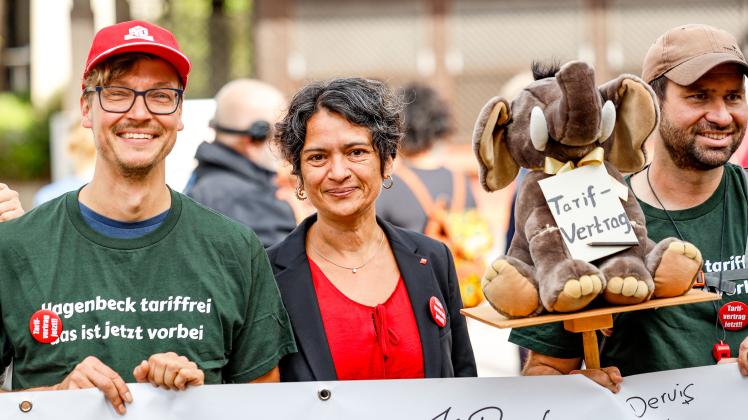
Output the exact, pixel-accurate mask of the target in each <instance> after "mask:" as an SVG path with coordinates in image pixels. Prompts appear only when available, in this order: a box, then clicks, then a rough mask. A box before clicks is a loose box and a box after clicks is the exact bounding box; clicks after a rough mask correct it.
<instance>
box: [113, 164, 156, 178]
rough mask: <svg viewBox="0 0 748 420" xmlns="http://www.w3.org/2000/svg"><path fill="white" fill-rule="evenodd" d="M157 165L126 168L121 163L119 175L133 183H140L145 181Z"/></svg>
mask: <svg viewBox="0 0 748 420" xmlns="http://www.w3.org/2000/svg"><path fill="white" fill-rule="evenodd" d="M154 166H156V165H155V164H150V165H143V166H125V165H123V164H122V163H121V162H120V163H119V173H120V175H122V177H123V178H126V179H129V180H131V181H139V180H142V179H145V178H146V177H147V176H148V174H150V173H151V171H152V170H153V167H154Z"/></svg>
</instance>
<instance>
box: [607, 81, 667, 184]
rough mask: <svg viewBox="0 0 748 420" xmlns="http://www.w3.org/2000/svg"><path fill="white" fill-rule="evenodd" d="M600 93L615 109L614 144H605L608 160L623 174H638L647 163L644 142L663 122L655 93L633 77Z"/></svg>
mask: <svg viewBox="0 0 748 420" xmlns="http://www.w3.org/2000/svg"><path fill="white" fill-rule="evenodd" d="M600 93H601V94H602V96H603V100H610V101H611V102H613V105H614V106H615V108H616V124H615V129H614V130H613V136H612V139H611V140H612V141H607V142H606V144H605V146H606V150H607V156H606V159H607V160H608V161H610V163H612V164H613V165H615V166H616V168H618V170H619V171H621V172H636V171H638V170H640V169H641V168H643V167H644V164H645V163H646V160H647V157H646V155H645V153H644V141H645V140H646V139H647V137H649V135H650V134H652V132H653V131H654V129H655V128H656V127H657V123H658V121H659V120H660V109H659V107H658V105H657V99H656V97H655V93H654V92H653V91H652V89H651V88H650V87H649V85H647V84H646V83H644V82H643V81H642V80H641V79H639V78H638V77H636V76H634V75H630V74H625V75H622V76H620V77H618V78H617V79H615V80H611V81H610V82H608V83H606V84H604V85H602V86H601V87H600ZM607 143H611V144H607Z"/></svg>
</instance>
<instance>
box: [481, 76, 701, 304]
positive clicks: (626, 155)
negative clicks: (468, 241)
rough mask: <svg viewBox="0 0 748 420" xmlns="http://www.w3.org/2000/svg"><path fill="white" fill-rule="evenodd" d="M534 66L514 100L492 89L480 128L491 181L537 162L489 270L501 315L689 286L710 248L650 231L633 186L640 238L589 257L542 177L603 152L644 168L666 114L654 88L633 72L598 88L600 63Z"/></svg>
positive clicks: (630, 300) (622, 166)
mask: <svg viewBox="0 0 748 420" xmlns="http://www.w3.org/2000/svg"><path fill="white" fill-rule="evenodd" d="M533 67H534V73H535V74H534V76H535V81H534V82H532V83H531V84H530V85H528V86H527V87H526V88H525V89H524V90H522V92H521V93H520V94H519V95H518V96H517V98H516V99H514V101H512V104H511V106H509V104H508V102H507V101H506V100H505V99H503V98H499V97H494V98H492V99H491V100H490V101H489V102H488V103H487V104H486V105H485V106H484V107H483V109H482V110H481V113H480V115H479V117H478V120H477V122H476V125H475V130H474V132H473V147H474V151H475V155H476V157H477V159H478V162H479V164H480V180H481V183H482V185H483V188H484V189H486V190H487V191H496V190H499V189H501V188H504V187H505V186H507V185H508V184H510V183H511V182H512V181H513V180H514V178H515V177H516V176H517V173H518V171H519V168H520V167H523V168H527V169H529V170H530V171H529V172H528V173H527V175H526V177H525V178H524V180H523V182H522V184H521V187H520V190H519V195H518V197H517V202H516V206H515V220H516V224H515V235H514V239H513V240H512V243H511V246H510V248H509V251H508V252H507V255H505V256H502V257H499V258H498V259H496V260H495V261H494V262H493V263H492V264H491V265H490V266H489V267H488V269H487V270H486V273H485V275H484V277H483V279H482V287H483V291H484V293H485V295H486V299H487V300H488V301H489V302H490V303H491V305H492V306H493V307H494V308H495V309H496V310H497V311H499V312H500V313H501V314H503V315H505V316H507V317H510V318H517V317H526V316H534V315H538V314H540V313H541V312H543V309H545V310H547V311H549V312H572V311H576V310H579V309H582V308H584V307H585V306H586V305H587V304H589V303H590V302H591V301H592V300H594V299H595V298H596V297H597V296H599V295H601V294H602V295H603V296H604V298H605V300H606V301H608V302H609V303H611V304H615V305H624V304H635V303H640V302H644V301H646V300H648V299H650V298H651V297H652V296H655V297H672V296H679V295H681V294H683V293H685V292H686V291H688V290H689V289H690V288H691V287H692V285H693V282H694V280H695V278H696V275H697V274H698V272H699V270H700V268H701V263H702V258H701V253H700V252H699V250H698V249H696V248H695V247H694V246H693V245H692V244H690V243H687V242H683V241H680V240H678V239H675V238H667V239H664V240H663V241H661V242H659V243H657V244H655V243H654V242H653V241H651V240H650V239H648V238H647V230H646V227H645V221H644V214H643V213H642V210H641V208H640V207H639V204H638V202H637V200H636V197H635V196H634V194H633V192H631V190H630V189H629V190H628V199H627V200H626V201H622V203H621V204H622V205H623V207H624V210H625V212H626V214H627V216H628V218H629V221H630V225H631V227H632V228H633V231H634V233H635V234H636V238H637V239H638V242H639V245H637V246H633V247H630V248H627V249H625V250H623V251H621V252H618V253H616V254H613V255H610V256H608V257H604V258H601V259H598V260H596V261H593V263H589V262H585V261H581V260H575V259H573V258H572V257H571V256H570V254H569V252H568V250H567V249H566V246H565V245H564V242H563V239H562V237H561V232H560V231H559V228H558V227H557V225H556V223H555V221H554V219H553V216H552V214H551V209H550V207H549V206H548V203H547V202H546V200H545V198H544V196H543V193H542V191H541V189H540V186H539V185H538V181H540V180H542V179H545V178H548V177H551V176H555V175H554V173H555V171H556V169H553V168H554V164H555V167H556V168H558V166H563V165H566V166H567V167H571V168H573V167H575V165H577V166H581V165H583V164H585V163H586V162H588V161H589V160H590V158H589V157H590V156H594V155H597V156H598V158H597V159H598V160H597V161H596V162H597V164H604V165H605V168H606V169H607V172H608V174H609V175H611V176H612V177H613V178H615V179H616V180H618V181H619V182H622V183H623V182H624V179H623V176H622V175H621V173H620V172H619V170H620V171H623V172H635V171H638V170H640V169H641V168H642V167H643V166H644V164H645V161H646V159H645V154H644V140H646V138H647V137H648V136H649V135H650V134H651V133H652V131H653V130H654V129H655V127H656V126H657V122H658V119H659V109H658V106H657V102H656V99H655V96H654V93H653V92H652V90H651V89H650V88H649V86H647V85H646V84H645V83H644V82H643V81H642V80H641V79H639V78H638V77H636V76H633V75H621V76H620V77H618V78H617V79H615V80H612V81H610V82H608V83H605V84H604V85H602V86H600V87H599V88H598V87H596V86H595V75H594V70H593V69H592V68H591V67H590V66H589V65H587V64H585V63H582V62H569V63H567V64H565V65H563V66H561V67H560V68H554V69H549V70H547V71H545V72H543V71H542V70H540V69H538V68H537V67H538V66H533ZM540 73H543V74H540ZM601 156H604V161H603V160H602V159H603V158H602V157H601ZM592 161H593V163H594V162H595V158H592ZM623 185H624V186H625V184H623Z"/></svg>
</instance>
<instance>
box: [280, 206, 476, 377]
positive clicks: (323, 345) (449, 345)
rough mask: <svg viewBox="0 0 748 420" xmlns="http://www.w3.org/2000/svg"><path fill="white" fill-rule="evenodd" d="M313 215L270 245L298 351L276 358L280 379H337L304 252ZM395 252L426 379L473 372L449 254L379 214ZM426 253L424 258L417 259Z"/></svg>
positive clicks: (473, 362) (438, 243) (468, 342)
mask: <svg viewBox="0 0 748 420" xmlns="http://www.w3.org/2000/svg"><path fill="white" fill-rule="evenodd" d="M316 220H317V216H316V215H312V216H310V217H308V218H307V219H306V220H304V221H303V222H301V224H299V226H297V227H296V229H294V231H293V232H291V233H290V234H289V235H288V236H287V237H286V239H284V240H283V241H281V242H280V243H278V244H276V245H274V246H273V247H271V248H270V249H269V250H268V256H269V257H270V264H271V265H272V267H273V272H274V273H275V279H276V281H277V282H278V287H279V289H280V292H281V296H282V298H283V303H284V304H285V306H286V310H287V311H288V315H289V317H290V318H291V324H292V325H293V330H294V335H295V337H296V344H297V346H298V348H299V352H298V353H292V354H289V355H287V356H285V357H284V358H283V359H281V361H280V365H279V367H280V374H281V381H283V382H296V381H331V380H337V375H336V373H335V366H334V365H333V361H332V356H331V355H330V348H329V346H328V344H327V337H326V335H325V330H324V327H323V325H322V317H321V315H320V312H319V304H318V303H317V296H316V293H315V291H314V284H313V283H312V275H311V272H310V270H309V261H308V259H307V256H306V252H305V243H306V233H307V230H308V229H309V227H310V226H311V225H312V224H314V222H315V221H316ZM377 223H379V225H380V226H381V227H382V229H383V230H384V233H385V234H386V235H387V239H388V241H389V244H390V246H391V247H392V251H393V252H394V254H395V259H396V260H397V265H398V267H399V269H400V275H401V276H402V278H403V281H404V282H405V286H406V288H407V290H408V296H409V297H410V302H411V304H412V305H413V313H414V315H415V318H416V323H417V325H418V332H419V333H420V336H421V348H422V350H423V364H424V366H423V367H424V374H425V377H427V378H446V377H453V376H476V374H477V372H476V368H475V359H474V357H473V348H472V346H471V345H470V338H469V337H468V331H467V325H466V324H465V318H463V317H462V315H460V308H462V299H461V298H460V290H459V286H458V283H457V275H456V273H455V268H454V262H453V260H452V254H451V253H450V252H449V249H448V248H447V247H446V245H444V244H443V243H441V242H437V241H435V240H433V239H430V238H428V237H426V236H424V235H421V234H419V233H415V232H411V231H407V230H404V229H400V228H398V227H395V226H393V225H391V224H389V223H387V222H385V221H384V220H382V219H380V218H377ZM422 258H425V259H426V261H427V263H426V264H421V263H420V261H421V259H422ZM432 296H436V297H437V298H438V299H439V300H440V301H441V302H442V304H444V306H445V309H446V311H447V324H446V325H445V326H444V327H443V328H439V326H438V325H436V323H435V322H434V320H433V318H432V317H431V311H430V309H429V299H430V298H431V297H432Z"/></svg>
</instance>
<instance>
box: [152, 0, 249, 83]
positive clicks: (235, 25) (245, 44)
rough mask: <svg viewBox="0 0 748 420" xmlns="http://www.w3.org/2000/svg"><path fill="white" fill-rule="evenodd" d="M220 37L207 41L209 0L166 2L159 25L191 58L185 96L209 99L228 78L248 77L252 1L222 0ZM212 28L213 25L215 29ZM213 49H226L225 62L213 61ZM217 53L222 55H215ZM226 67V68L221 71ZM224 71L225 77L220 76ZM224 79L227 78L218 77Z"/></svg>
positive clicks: (210, 7) (208, 32)
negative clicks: (169, 33) (167, 31)
mask: <svg viewBox="0 0 748 420" xmlns="http://www.w3.org/2000/svg"><path fill="white" fill-rule="evenodd" d="M221 10H222V15H223V20H222V21H221V23H220V24H219V27H218V33H219V35H220V39H219V40H218V41H217V42H214V43H211V33H210V31H211V14H212V13H213V1H211V0H179V1H175V0H172V1H169V2H167V3H166V13H165V14H164V16H163V17H162V18H161V19H160V21H159V24H160V25H163V26H164V27H166V28H168V29H169V30H171V31H172V32H173V33H174V35H175V36H176V37H177V39H178V40H179V45H180V47H181V48H182V50H183V51H184V52H185V54H187V56H188V57H189V58H190V61H192V71H191V72H190V79H189V82H188V83H189V86H188V89H187V95H188V97H190V98H211V97H213V95H215V93H216V90H217V88H216V87H220V86H222V85H223V84H224V83H226V82H228V81H229V80H232V79H235V78H239V77H251V76H252V74H251V73H252V61H251V60H252V22H251V19H252V0H224V1H223V7H222V9H221ZM215 29H216V28H214V30H215ZM215 49H223V50H224V51H225V50H228V54H226V56H228V62H220V63H219V62H215V61H214V60H213V59H212V57H213V56H215V55H216V54H212V51H213V52H214V51H215ZM218 55H219V56H221V55H222V54H218ZM226 66H228V71H226V72H224V71H217V69H220V70H223V69H224V68H225V67H226ZM221 74H226V76H225V77H224V76H221ZM223 78H227V80H219V79H223Z"/></svg>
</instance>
